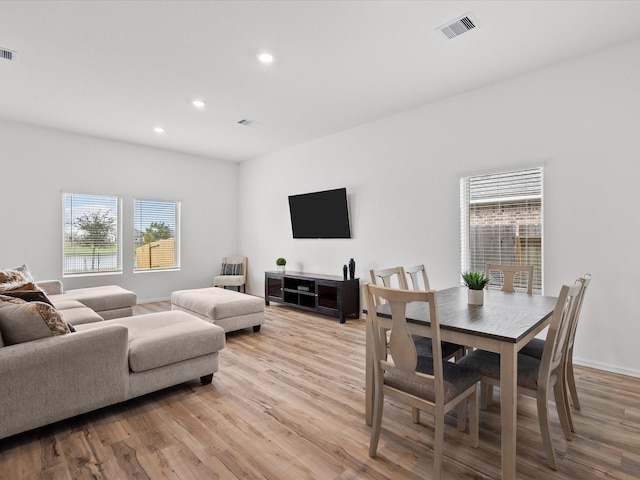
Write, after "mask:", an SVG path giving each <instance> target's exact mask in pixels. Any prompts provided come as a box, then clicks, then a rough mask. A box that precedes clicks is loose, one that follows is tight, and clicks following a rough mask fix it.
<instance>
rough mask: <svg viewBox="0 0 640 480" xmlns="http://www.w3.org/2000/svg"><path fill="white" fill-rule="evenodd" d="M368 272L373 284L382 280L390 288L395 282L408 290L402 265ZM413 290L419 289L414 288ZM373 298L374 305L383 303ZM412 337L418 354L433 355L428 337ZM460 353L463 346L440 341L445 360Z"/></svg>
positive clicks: (459, 355) (457, 356)
mask: <svg viewBox="0 0 640 480" xmlns="http://www.w3.org/2000/svg"><path fill="white" fill-rule="evenodd" d="M423 268H424V267H423ZM369 273H370V274H371V283H372V284H374V285H378V284H379V281H380V282H382V286H384V287H390V288H391V287H394V285H393V284H394V283H396V284H397V288H400V289H403V290H409V287H408V283H407V276H406V274H405V270H404V268H403V267H391V268H384V269H381V270H371V271H370V272H369ZM424 275H425V278H426V272H425V273H424ZM413 285H414V286H415V285H417V283H413ZM427 285H428V280H427ZM413 290H419V289H417V288H414V289H413ZM374 300H375V302H376V305H380V304H381V303H384V300H383V299H380V298H377V297H376V296H374ZM412 338H413V341H414V344H415V346H416V349H417V352H418V355H419V356H420V355H428V356H433V350H432V348H431V339H430V338H425V337H420V336H418V335H414V336H413V337H412ZM462 355H464V347H463V346H462V345H457V344H455V343H449V342H443V343H442V358H444V359H445V360H449V359H450V358H455V359H456V360H457V359H459V358H461V357H462Z"/></svg>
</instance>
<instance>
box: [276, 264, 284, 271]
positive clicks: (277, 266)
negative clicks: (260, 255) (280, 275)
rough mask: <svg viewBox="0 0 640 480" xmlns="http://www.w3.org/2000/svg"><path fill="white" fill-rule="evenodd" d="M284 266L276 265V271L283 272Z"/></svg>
mask: <svg viewBox="0 0 640 480" xmlns="http://www.w3.org/2000/svg"><path fill="white" fill-rule="evenodd" d="M285 266H286V265H276V269H277V270H278V271H279V272H284V267H285Z"/></svg>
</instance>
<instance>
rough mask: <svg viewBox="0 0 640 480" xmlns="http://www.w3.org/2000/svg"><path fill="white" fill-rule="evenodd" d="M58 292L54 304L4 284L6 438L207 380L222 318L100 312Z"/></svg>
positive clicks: (0, 353) (1, 395)
mask: <svg viewBox="0 0 640 480" xmlns="http://www.w3.org/2000/svg"><path fill="white" fill-rule="evenodd" d="M0 272H2V271H0ZM97 288H100V289H103V290H102V292H103V294H104V293H105V292H109V290H112V291H116V290H117V291H118V293H121V292H120V291H119V290H118V289H108V288H105V287H97ZM81 290H85V291H84V292H83V295H87V294H88V293H90V292H87V291H86V290H90V289H81ZM5 293H6V292H5ZM67 293H69V292H67ZM94 293H95V292H94ZM56 295H64V294H53V295H52V296H51V298H52V300H53V301H52V302H51V303H53V305H54V306H51V305H50V304H46V303H44V302H41V301H26V300H24V299H20V298H14V297H10V296H7V295H3V292H2V291H0V385H2V387H1V388H0V412H1V415H0V438H5V437H8V436H11V435H15V434H17V433H20V432H24V431H26V430H30V429H33V428H36V427H40V426H43V425H47V424H49V423H52V422H56V421H58V420H63V419H65V418H69V417H72V416H74V415H78V414H81V413H85V412H88V411H91V410H95V409H97V408H101V407H105V406H108V405H111V404H114V403H118V402H122V401H125V400H128V399H130V398H134V397H137V396H140V395H144V394H147V393H150V392H153V391H156V390H159V389H162V388H166V387H169V386H172V385H176V384H179V383H182V382H185V381H189V380H192V379H195V378H198V377H200V380H201V382H202V383H203V384H207V383H210V382H211V380H212V377H213V374H214V373H215V372H216V371H217V370H218V352H219V351H220V350H221V349H222V348H224V346H225V334H224V330H223V329H222V328H221V327H219V326H217V325H213V324H211V323H210V322H207V321H204V320H201V319H199V318H197V317H195V316H193V315H190V314H188V313H186V312H180V311H169V312H159V313H150V314H145V315H138V316H129V317H124V318H116V319H111V320H102V317H101V316H100V315H98V314H97V313H96V312H95V311H94V310H93V309H91V308H89V307H87V306H86V305H83V304H81V303H80V301H81V300H74V299H70V298H63V297H60V298H56ZM134 295H135V294H134ZM85 301H86V298H85ZM89 303H90V302H89ZM109 304H110V302H109V301H108V299H104V301H103V302H102V303H100V302H98V305H109ZM58 308H60V310H58ZM118 308H120V307H118ZM101 312H104V310H101ZM72 318H75V321H76V323H74V322H73V321H72V320H71V319H72ZM69 324H71V325H72V328H73V330H75V331H70V330H71V329H70V327H69Z"/></svg>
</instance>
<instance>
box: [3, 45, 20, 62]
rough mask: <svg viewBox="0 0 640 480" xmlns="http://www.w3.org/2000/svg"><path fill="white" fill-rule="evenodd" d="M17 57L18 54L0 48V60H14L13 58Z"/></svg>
mask: <svg viewBox="0 0 640 480" xmlns="http://www.w3.org/2000/svg"><path fill="white" fill-rule="evenodd" d="M15 55H16V52H14V51H12V50H8V49H6V48H2V47H0V58H4V59H5V60H13V57H15Z"/></svg>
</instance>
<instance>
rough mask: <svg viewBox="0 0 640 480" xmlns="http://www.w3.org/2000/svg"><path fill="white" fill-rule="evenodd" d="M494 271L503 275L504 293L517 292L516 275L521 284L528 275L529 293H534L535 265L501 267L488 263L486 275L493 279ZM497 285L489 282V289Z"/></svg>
mask: <svg viewBox="0 0 640 480" xmlns="http://www.w3.org/2000/svg"><path fill="white" fill-rule="evenodd" d="M492 271H494V272H495V271H499V272H501V275H502V291H503V292H515V291H516V289H515V283H514V279H515V276H516V274H518V275H519V280H520V283H521V284H522V283H524V282H523V281H522V275H523V274H524V273H526V274H527V293H528V294H531V293H533V265H500V264H496V263H487V267H486V271H485V273H486V274H487V275H488V276H489V277H491V272H492ZM492 285H495V282H489V284H488V285H487V288H489V287H490V286H492Z"/></svg>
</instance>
